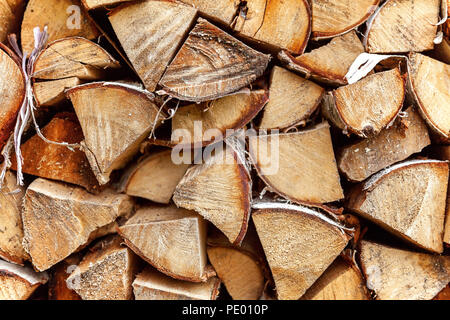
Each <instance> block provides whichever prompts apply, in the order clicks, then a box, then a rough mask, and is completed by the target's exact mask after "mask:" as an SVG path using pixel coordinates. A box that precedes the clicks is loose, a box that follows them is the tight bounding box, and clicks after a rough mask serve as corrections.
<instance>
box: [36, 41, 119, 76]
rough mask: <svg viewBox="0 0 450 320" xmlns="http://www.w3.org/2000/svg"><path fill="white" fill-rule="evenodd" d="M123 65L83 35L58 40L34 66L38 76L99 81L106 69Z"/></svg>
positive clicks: (41, 55)
mask: <svg viewBox="0 0 450 320" xmlns="http://www.w3.org/2000/svg"><path fill="white" fill-rule="evenodd" d="M119 67H120V64H119V63H118V62H117V61H116V60H115V59H114V58H113V57H112V56H111V55H110V54H109V53H108V52H106V50H105V49H103V48H102V47H100V46H99V45H98V44H96V43H94V42H92V41H89V40H87V39H84V38H81V37H71V38H64V39H59V40H56V41H54V42H52V43H50V44H49V46H48V47H47V48H46V49H45V50H44V51H42V53H41V54H40V55H39V57H38V58H37V60H36V63H35V65H34V77H35V78H38V79H47V80H54V79H62V78H69V77H77V78H79V79H88V80H95V79H100V78H102V77H103V76H104V74H105V73H104V69H107V68H119Z"/></svg>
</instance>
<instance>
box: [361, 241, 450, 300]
mask: <svg viewBox="0 0 450 320" xmlns="http://www.w3.org/2000/svg"><path fill="white" fill-rule="evenodd" d="M360 250H361V253H360V261H361V267H362V270H363V272H364V275H365V277H366V280H367V287H368V288H369V289H371V290H373V291H374V292H375V294H376V298H377V299H379V300H431V299H433V298H434V297H435V296H436V295H437V294H438V293H439V292H440V291H441V290H442V289H443V288H445V286H446V285H447V284H448V283H449V282H450V257H448V256H439V255H431V254H425V253H418V252H412V251H407V250H403V249H396V248H392V247H389V246H385V245H382V244H378V243H374V242H369V241H362V242H361V247H360Z"/></svg>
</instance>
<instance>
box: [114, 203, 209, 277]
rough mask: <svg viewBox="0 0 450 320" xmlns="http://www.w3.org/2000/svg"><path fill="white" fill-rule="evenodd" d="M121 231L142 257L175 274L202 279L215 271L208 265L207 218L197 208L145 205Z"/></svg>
mask: <svg viewBox="0 0 450 320" xmlns="http://www.w3.org/2000/svg"><path fill="white" fill-rule="evenodd" d="M119 233H120V235H121V236H122V237H123V238H124V239H125V243H126V244H127V246H128V247H130V248H131V249H132V250H133V251H134V252H136V253H137V254H138V255H139V256H140V257H141V258H143V259H144V260H145V261H147V262H148V263H150V264H151V265H153V266H154V267H155V268H156V269H158V270H159V271H161V272H163V273H165V274H167V275H169V276H171V277H173V278H176V279H180V280H185V281H192V282H202V281H206V280H207V279H208V278H209V277H211V276H213V275H214V272H212V270H210V269H209V268H207V266H206V263H207V259H206V249H205V242H206V221H205V220H204V219H203V218H202V217H201V216H199V215H198V214H196V213H195V212H193V211H189V210H185V209H182V208H177V207H175V206H167V207H143V208H141V209H139V210H138V211H137V212H136V214H135V215H134V216H133V217H132V218H130V219H129V220H128V221H127V223H126V224H124V225H123V226H121V227H120V228H119Z"/></svg>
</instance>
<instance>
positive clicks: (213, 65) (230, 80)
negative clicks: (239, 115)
mask: <svg viewBox="0 0 450 320" xmlns="http://www.w3.org/2000/svg"><path fill="white" fill-rule="evenodd" d="M268 62H269V56H267V55H264V54H262V53H260V52H258V51H256V50H253V49H251V48H250V47H248V46H246V45H245V44H243V43H242V42H240V41H238V40H237V39H235V38H233V37H232V36H230V35H228V34H227V33H225V32H224V31H222V30H220V29H219V28H217V27H216V26H214V25H213V24H211V23H209V22H208V21H206V20H204V19H201V18H200V19H198V23H197V24H196V25H195V27H194V29H193V30H192V31H191V32H190V33H189V37H188V38H187V40H186V42H185V43H184V44H183V46H182V47H181V49H180V51H178V53H177V55H176V56H175V59H174V60H173V61H172V63H171V64H170V65H169V67H168V68H167V70H166V72H165V73H164V76H163V77H162V79H161V81H160V83H159V84H160V85H161V86H162V87H163V89H164V90H165V91H166V92H167V93H168V94H169V95H171V96H174V97H176V98H178V99H181V100H188V101H194V102H202V101H207V100H213V99H217V98H220V97H223V96H225V95H227V94H229V93H232V92H234V91H237V90H239V89H241V88H242V87H245V86H246V85H248V84H250V83H251V82H252V81H254V80H255V79H256V78H257V77H259V76H261V75H262V74H263V72H264V70H265V69H266V67H267V64H268Z"/></svg>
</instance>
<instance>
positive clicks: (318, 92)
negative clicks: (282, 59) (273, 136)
mask: <svg viewBox="0 0 450 320" xmlns="http://www.w3.org/2000/svg"><path fill="white" fill-rule="evenodd" d="M269 92H270V100H269V102H268V103H267V105H266V107H265V108H264V113H263V116H262V118H261V122H260V124H259V128H260V129H283V128H289V127H292V126H295V125H298V124H301V123H305V121H306V120H307V119H308V118H309V116H310V115H311V114H312V113H313V112H314V111H315V110H316V109H317V107H318V106H319V103H320V101H321V100H322V97H323V94H324V92H325V90H324V89H323V88H322V87H320V86H318V85H317V84H315V83H314V82H311V81H308V80H305V79H303V78H302V77H299V76H297V75H295V74H293V73H291V72H289V71H287V70H285V69H283V68H280V67H277V66H275V67H274V68H273V69H272V73H271V76H270V89H269Z"/></svg>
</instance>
